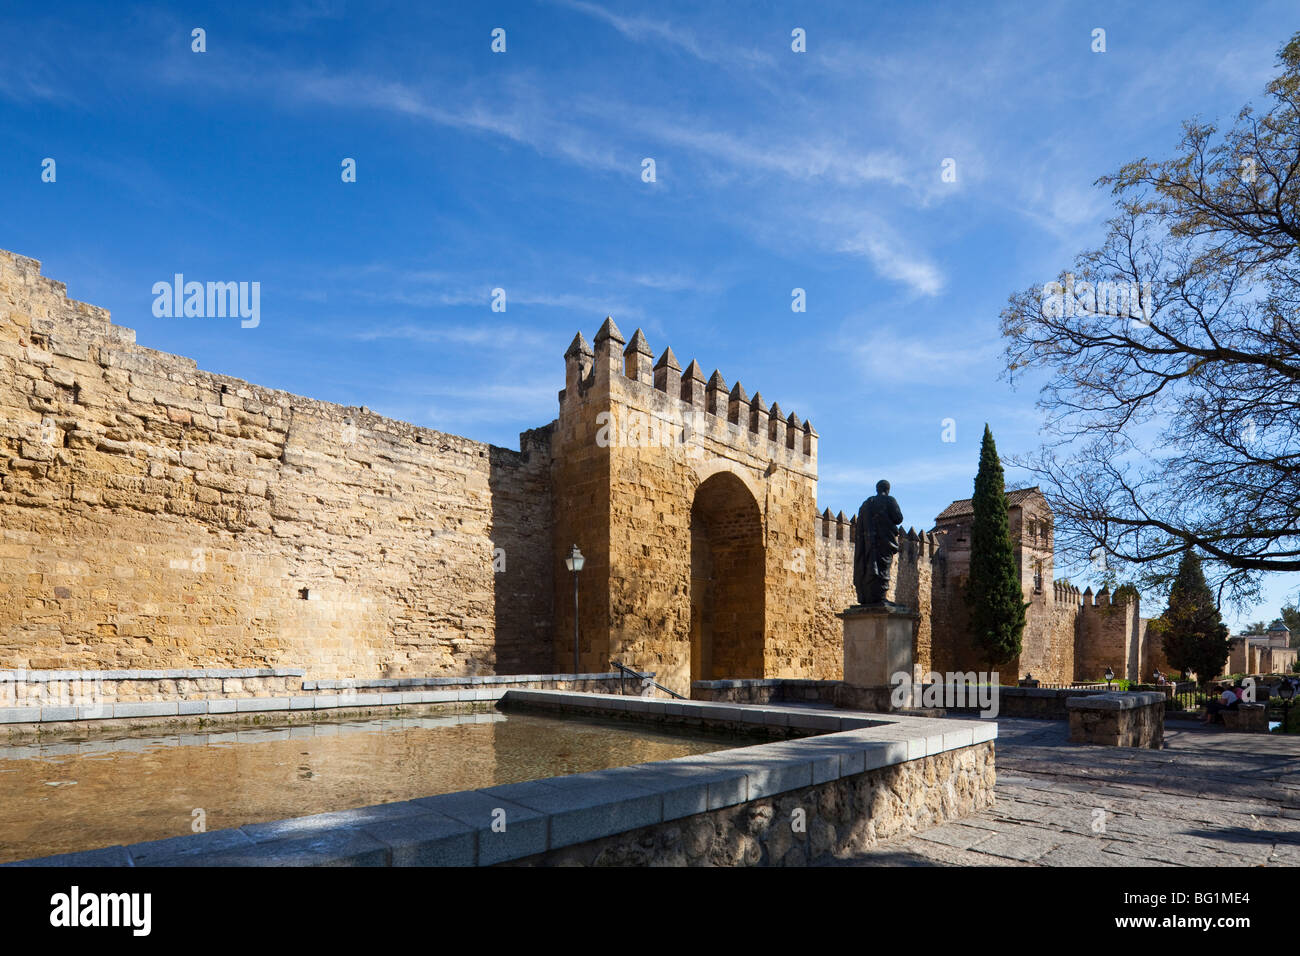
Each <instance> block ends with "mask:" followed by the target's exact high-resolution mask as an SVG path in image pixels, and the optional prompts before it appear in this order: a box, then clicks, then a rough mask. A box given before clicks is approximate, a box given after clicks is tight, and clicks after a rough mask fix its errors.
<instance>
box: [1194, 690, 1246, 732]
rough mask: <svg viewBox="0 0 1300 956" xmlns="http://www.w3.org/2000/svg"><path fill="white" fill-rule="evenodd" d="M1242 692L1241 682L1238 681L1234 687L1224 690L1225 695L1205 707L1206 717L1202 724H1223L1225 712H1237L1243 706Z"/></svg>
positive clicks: (1202, 719) (1203, 718)
mask: <svg viewBox="0 0 1300 956" xmlns="http://www.w3.org/2000/svg"><path fill="white" fill-rule="evenodd" d="M1241 699H1242V691H1241V681H1237V683H1236V684H1234V685H1233V686H1232V687H1225V688H1223V693H1222V694H1220V695H1219V698H1218V700H1212V701H1209V702H1208V703H1207V704H1206V705H1205V716H1204V717H1202V718H1201V723H1203V724H1208V723H1211V722H1213V723H1217V724H1221V723H1223V717H1222V716H1221V715H1222V714H1223V712H1224V711H1225V710H1237V709H1238V708H1239V707H1240V706H1241Z"/></svg>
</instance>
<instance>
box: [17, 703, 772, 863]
mask: <svg viewBox="0 0 1300 956" xmlns="http://www.w3.org/2000/svg"><path fill="white" fill-rule="evenodd" d="M753 742H754V741H753V740H745V739H738V738H734V737H724V736H719V735H709V736H704V735H700V734H698V733H692V734H691V735H690V736H687V735H685V734H678V733H671V732H667V731H662V730H658V729H656V728H653V727H651V726H649V725H646V724H629V723H625V722H622V721H603V720H599V719H586V718H584V719H581V720H578V719H574V718H562V717H542V716H538V715H535V714H531V713H529V714H519V713H509V714H507V713H502V712H498V711H490V712H486V713H477V714H454V715H447V716H439V717H408V718H399V719H374V720H354V721H341V722H334V723H318V724H307V725H301V726H293V727H256V728H247V727H243V728H239V729H237V730H236V729H228V730H214V731H211V732H208V733H186V734H168V735H145V734H141V733H135V734H132V735H128V736H123V737H117V738H107V737H94V738H91V739H87V740H64V741H60V742H54V743H50V742H44V743H31V744H19V745H12V746H0V862H8V861H11V860H22V859H27V858H30V857H35V856H46V855H48V854H52V853H66V852H70V851H74V850H89V849H94V848H96V847H103V846H114V845H116V844H119V843H136V842H140V841H143V840H156V839H161V838H164V837H171V836H179V835H182V834H186V833H190V832H192V830H194V829H197V825H198V821H199V820H200V819H201V820H202V823H203V826H204V828H206V829H208V830H220V829H226V828H229V827H237V826H242V825H243V824H246V823H261V822H265V821H267V820H279V819H282V818H284V817H297V816H305V815H307V814H311V813H321V812H325V811H329V810H347V809H351V808H353V807H363V806H369V805H371V804H376V803H392V802H395V801H398V800H410V799H414V798H416V797H427V796H432V795H433V794H438V793H451V792H454V791H456V790H472V789H478V788H481V787H490V786H494V785H499V784H505V783H518V782H520V781H524V780H536V779H538V778H541V777H552V776H559V775H561V774H570V773H583V772H586V771H589V770H604V769H606V768H608V767H621V766H627V765H629V764H635V763H644V762H646V761H651V760H668V759H671V758H673V757H684V756H687V755H688V754H699V753H710V752H712V751H715V750H725V749H728V748H731V747H741V746H745V745H747V744H752V743H753ZM196 811H202V812H201V813H198V812H196Z"/></svg>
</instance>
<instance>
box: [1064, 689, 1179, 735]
mask: <svg viewBox="0 0 1300 956" xmlns="http://www.w3.org/2000/svg"><path fill="white" fill-rule="evenodd" d="M1065 707H1066V710H1067V712H1068V713H1069V717H1070V743H1074V744H1092V745H1094V746H1099V747H1150V748H1152V749H1155V750H1158V749H1160V747H1161V745H1162V744H1163V742H1164V732H1165V695H1164V694H1162V693H1155V692H1151V691H1147V692H1142V693H1122V692H1116V693H1107V694H1094V695H1091V696H1088V697H1071V698H1069V699H1067V700H1066V702H1065Z"/></svg>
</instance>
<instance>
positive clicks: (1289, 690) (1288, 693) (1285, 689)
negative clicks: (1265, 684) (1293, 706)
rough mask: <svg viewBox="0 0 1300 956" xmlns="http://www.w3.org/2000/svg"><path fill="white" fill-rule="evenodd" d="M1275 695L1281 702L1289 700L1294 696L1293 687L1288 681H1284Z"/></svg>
mask: <svg viewBox="0 0 1300 956" xmlns="http://www.w3.org/2000/svg"><path fill="white" fill-rule="evenodd" d="M1277 693H1278V696H1279V697H1281V698H1282V699H1283V700H1290V699H1291V698H1292V697H1293V696H1294V695H1295V685H1294V684H1292V683H1291V682H1290V681H1289V680H1284V681H1282V683H1281V685H1280V686H1279V687H1278V689H1277Z"/></svg>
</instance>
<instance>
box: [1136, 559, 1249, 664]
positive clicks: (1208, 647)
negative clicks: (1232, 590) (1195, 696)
mask: <svg viewBox="0 0 1300 956" xmlns="http://www.w3.org/2000/svg"><path fill="white" fill-rule="evenodd" d="M1149 626H1151V627H1154V628H1156V629H1157V632H1158V633H1159V635H1160V639H1161V642H1162V644H1163V645H1164V654H1165V660H1167V661H1169V664H1170V665H1171V666H1172V667H1177V668H1178V669H1179V670H1180V671H1182V672H1183V676H1184V677H1186V676H1187V674H1188V673H1189V672H1195V674H1196V679H1197V681H1198V682H1199V683H1201V684H1202V685H1204V684H1208V683H1209V682H1210V681H1212V680H1214V678H1216V677H1218V676H1219V674H1221V673H1222V672H1223V667H1224V665H1225V664H1226V663H1227V662H1228V652H1229V646H1228V626H1227V625H1226V624H1224V623H1223V622H1222V621H1221V620H1220V619H1219V609H1218V607H1217V606H1216V605H1215V603H1214V593H1213V592H1212V591H1211V590H1210V587H1209V585H1208V584H1206V583H1205V572H1204V571H1203V570H1202V568H1201V559H1200V558H1199V557H1197V556H1196V554H1195V553H1194V552H1192V551H1188V552H1186V553H1185V554H1184V555H1183V558H1182V560H1181V561H1180V562H1179V564H1178V575H1177V577H1175V578H1174V583H1173V586H1172V588H1171V589H1170V592H1169V607H1168V608H1167V609H1166V610H1165V613H1164V614H1163V615H1161V616H1160V618H1159V619H1157V620H1155V621H1152V622H1151V624H1150V625H1149Z"/></svg>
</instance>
